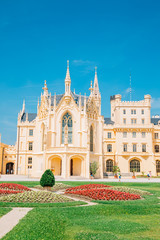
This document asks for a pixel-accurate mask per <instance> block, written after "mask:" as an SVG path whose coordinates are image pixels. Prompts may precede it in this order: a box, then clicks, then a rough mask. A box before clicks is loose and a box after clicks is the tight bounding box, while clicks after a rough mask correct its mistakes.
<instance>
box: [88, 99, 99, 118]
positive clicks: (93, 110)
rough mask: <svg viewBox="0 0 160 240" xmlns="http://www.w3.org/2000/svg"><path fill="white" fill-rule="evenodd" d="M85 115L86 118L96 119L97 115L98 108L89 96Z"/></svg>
mask: <svg viewBox="0 0 160 240" xmlns="http://www.w3.org/2000/svg"><path fill="white" fill-rule="evenodd" d="M87 115H88V118H92V119H97V117H98V109H97V107H96V104H95V102H94V100H93V98H89V99H88V102H87Z"/></svg>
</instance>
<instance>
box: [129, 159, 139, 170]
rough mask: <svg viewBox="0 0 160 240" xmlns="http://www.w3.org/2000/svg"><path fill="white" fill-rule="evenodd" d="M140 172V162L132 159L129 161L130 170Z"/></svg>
mask: <svg viewBox="0 0 160 240" xmlns="http://www.w3.org/2000/svg"><path fill="white" fill-rule="evenodd" d="M133 170H134V171H135V172H140V162H139V161H138V160H135V159H134V160H132V161H130V172H133Z"/></svg>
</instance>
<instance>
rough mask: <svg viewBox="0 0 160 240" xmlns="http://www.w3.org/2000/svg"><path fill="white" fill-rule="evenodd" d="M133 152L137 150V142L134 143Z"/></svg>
mask: <svg viewBox="0 0 160 240" xmlns="http://www.w3.org/2000/svg"><path fill="white" fill-rule="evenodd" d="M133 152H137V144H133Z"/></svg>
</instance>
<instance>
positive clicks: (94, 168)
mask: <svg viewBox="0 0 160 240" xmlns="http://www.w3.org/2000/svg"><path fill="white" fill-rule="evenodd" d="M98 168H99V166H98V163H97V162H93V163H91V164H90V173H91V174H92V175H93V176H94V175H95V174H96V172H97V170H98Z"/></svg>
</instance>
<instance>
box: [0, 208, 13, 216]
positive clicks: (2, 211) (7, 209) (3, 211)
mask: <svg viewBox="0 0 160 240" xmlns="http://www.w3.org/2000/svg"><path fill="white" fill-rule="evenodd" d="M11 210H12V208H0V218H1V217H2V216H3V215H5V214H6V213H8V212H10V211H11Z"/></svg>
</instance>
